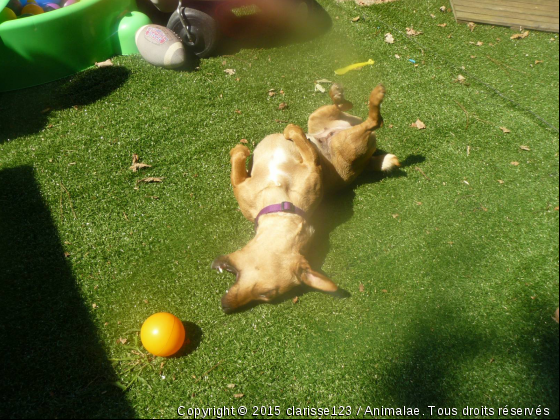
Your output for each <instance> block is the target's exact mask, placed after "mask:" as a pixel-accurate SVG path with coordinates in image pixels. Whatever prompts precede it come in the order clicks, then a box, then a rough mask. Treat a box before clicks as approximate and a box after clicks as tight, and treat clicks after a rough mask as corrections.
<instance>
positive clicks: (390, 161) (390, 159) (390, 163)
mask: <svg viewBox="0 0 560 420" xmlns="http://www.w3.org/2000/svg"><path fill="white" fill-rule="evenodd" d="M396 162H398V160H397V157H396V156H395V155H392V154H390V153H389V154H387V155H385V157H384V158H383V163H382V164H381V170H382V171H390V170H391V169H393V168H394V167H395V166H396Z"/></svg>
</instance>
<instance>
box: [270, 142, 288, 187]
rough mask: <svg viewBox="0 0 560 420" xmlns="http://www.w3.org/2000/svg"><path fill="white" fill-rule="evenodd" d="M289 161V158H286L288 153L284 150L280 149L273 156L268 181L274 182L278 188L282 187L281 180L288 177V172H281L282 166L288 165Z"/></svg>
mask: <svg viewBox="0 0 560 420" xmlns="http://www.w3.org/2000/svg"><path fill="white" fill-rule="evenodd" d="M287 161H288V157H287V156H286V152H285V151H284V150H283V149H281V148H278V149H276V150H275V151H274V153H273V154H272V160H271V161H270V163H269V164H268V172H269V176H268V179H269V180H271V181H272V182H274V184H275V185H276V186H277V187H280V186H281V185H282V183H281V182H280V180H281V178H282V177H285V176H287V175H288V174H287V173H286V172H284V171H282V170H280V165H282V164H284V163H286V162H287Z"/></svg>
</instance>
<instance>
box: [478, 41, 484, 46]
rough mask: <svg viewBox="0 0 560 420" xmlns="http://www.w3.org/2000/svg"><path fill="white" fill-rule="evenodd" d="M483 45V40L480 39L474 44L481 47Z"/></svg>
mask: <svg viewBox="0 0 560 420" xmlns="http://www.w3.org/2000/svg"><path fill="white" fill-rule="evenodd" d="M483 45H484V42H482V41H478V42H477V43H476V46H477V47H482V46H483Z"/></svg>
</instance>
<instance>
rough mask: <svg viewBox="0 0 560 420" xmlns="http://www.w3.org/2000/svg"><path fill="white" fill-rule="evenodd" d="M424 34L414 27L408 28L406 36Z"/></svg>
mask: <svg viewBox="0 0 560 420" xmlns="http://www.w3.org/2000/svg"><path fill="white" fill-rule="evenodd" d="M423 33H424V32H422V31H417V30H415V29H414V28H413V27H410V28H406V34H407V35H408V36H418V35H422V34H423Z"/></svg>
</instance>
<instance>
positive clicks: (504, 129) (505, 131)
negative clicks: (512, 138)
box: [500, 127, 511, 134]
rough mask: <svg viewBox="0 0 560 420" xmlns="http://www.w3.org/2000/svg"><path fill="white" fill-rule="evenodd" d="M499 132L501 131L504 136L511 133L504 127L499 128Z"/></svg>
mask: <svg viewBox="0 0 560 420" xmlns="http://www.w3.org/2000/svg"><path fill="white" fill-rule="evenodd" d="M500 130H502V131H503V132H504V133H506V134H508V133H511V131H510V130H508V129H507V128H506V127H500Z"/></svg>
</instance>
